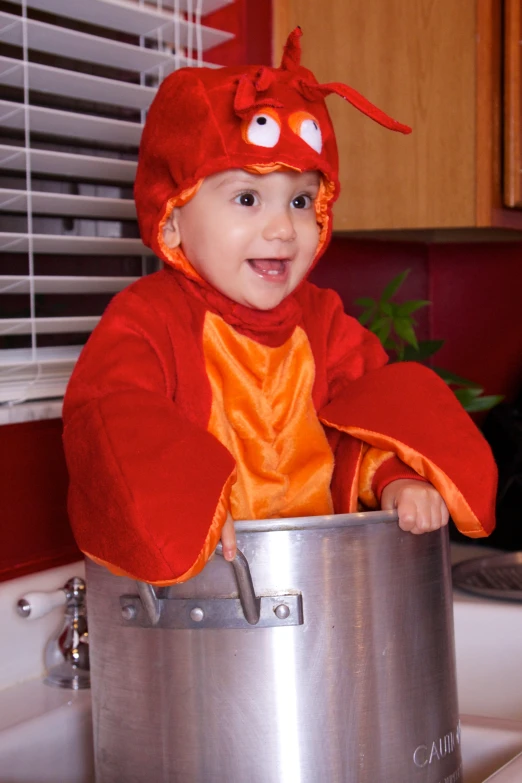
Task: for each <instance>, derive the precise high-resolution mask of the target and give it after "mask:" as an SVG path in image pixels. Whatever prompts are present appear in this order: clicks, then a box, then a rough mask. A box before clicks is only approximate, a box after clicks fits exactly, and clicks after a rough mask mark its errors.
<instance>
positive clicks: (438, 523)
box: [381, 479, 449, 534]
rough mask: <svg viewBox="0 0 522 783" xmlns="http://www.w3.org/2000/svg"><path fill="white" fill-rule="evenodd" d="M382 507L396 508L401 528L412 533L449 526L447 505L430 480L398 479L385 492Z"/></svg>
mask: <svg viewBox="0 0 522 783" xmlns="http://www.w3.org/2000/svg"><path fill="white" fill-rule="evenodd" d="M381 508H382V509H393V508H396V509H397V511H398V514H399V527H401V528H402V529H403V530H409V531H410V532H411V533H415V534H419V533H429V532H430V531H432V530H438V529H439V528H440V527H444V525H447V524H448V519H449V512H448V509H447V506H446V504H445V502H444V500H443V499H442V497H441V496H440V495H439V493H438V492H437V490H436V489H435V487H433V486H432V485H431V484H429V483H428V482H427V481H417V480H415V479H414V480H411V479H397V481H392V482H391V483H390V484H388V485H387V486H386V487H385V488H384V489H383V491H382V496H381Z"/></svg>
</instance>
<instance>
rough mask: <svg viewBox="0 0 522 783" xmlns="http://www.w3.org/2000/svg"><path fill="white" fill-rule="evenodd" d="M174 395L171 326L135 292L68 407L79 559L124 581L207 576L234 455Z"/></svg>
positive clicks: (111, 314) (108, 318) (123, 301)
mask: <svg viewBox="0 0 522 783" xmlns="http://www.w3.org/2000/svg"><path fill="white" fill-rule="evenodd" d="M175 388H176V367H175V357H174V356H173V350H172V344H171V341H170V339H169V336H168V334H167V329H166V327H165V326H164V325H163V324H162V323H161V320H160V319H159V318H158V317H157V315H156V313H155V312H154V310H153V309H152V307H150V306H149V305H148V304H147V302H145V300H143V299H141V297H139V296H137V295H135V294H133V293H132V291H125V292H123V294H120V295H119V296H118V297H116V298H115V299H114V300H113V302H112V303H111V305H110V306H109V308H108V310H107V312H106V314H105V315H104V317H103V318H102V320H101V322H100V324H99V325H98V327H97V328H96V329H95V331H94V333H93V334H92V336H91V337H90V339H89V341H88V343H87V345H86V347H85V349H84V351H83V352H82V355H81V356H80V359H79V361H78V363H77V366H76V368H75V371H74V373H73V375H72V378H71V381H70V384H69V387H68V389H67V393H66V397H65V401H64V425H65V427H64V447H65V455H66V460H67V465H68V469H69V475H70V491H69V513H70V520H71V525H72V528H73V531H74V534H75V536H76V539H77V541H78V545H79V547H80V549H82V551H84V552H85V553H86V554H87V555H89V556H90V557H92V558H93V559H95V560H97V561H98V562H101V563H103V564H104V565H106V566H107V567H108V568H110V569H111V570H112V571H113V572H115V573H125V574H127V575H130V576H132V577H133V578H136V579H141V580H144V581H149V582H154V583H157V584H168V583H172V582H174V581H182V580H184V579H187V578H189V577H190V576H192V575H194V574H195V573H197V571H199V570H200V569H201V568H202V567H203V566H204V564H205V562H206V559H207V558H208V557H209V555H210V554H211V553H212V551H213V549H214V548H215V545H216V543H217V541H218V540H219V536H220V530H221V527H222V525H223V523H224V520H225V517H226V511H227V500H228V495H229V491H230V486H231V483H232V481H233V476H234V461H233V459H232V457H231V455H230V454H229V452H228V451H227V450H226V449H225V448H224V446H222V445H221V444H220V443H219V442H218V441H217V439H216V438H214V437H213V436H212V435H211V434H210V433H208V432H207V431H206V430H204V429H203V428H200V427H198V426H196V425H195V424H193V423H192V422H190V421H188V420H187V419H186V418H184V417H183V416H182V415H180V413H179V411H178V409H177V407H176V405H175V403H174V402H173V396H174V394H175ZM203 487H204V491H202V488H203Z"/></svg>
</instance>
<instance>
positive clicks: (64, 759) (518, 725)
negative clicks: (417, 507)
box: [0, 549, 522, 783]
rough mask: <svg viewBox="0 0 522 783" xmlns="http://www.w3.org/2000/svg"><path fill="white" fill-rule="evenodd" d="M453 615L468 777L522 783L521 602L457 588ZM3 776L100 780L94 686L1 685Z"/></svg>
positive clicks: (74, 782)
mask: <svg viewBox="0 0 522 783" xmlns="http://www.w3.org/2000/svg"><path fill="white" fill-rule="evenodd" d="M479 554H480V555H481V556H483V554H484V549H480V551H479ZM453 555H455V557H454V559H461V557H460V553H458V552H457V550H453V551H452V556H453ZM465 556H468V557H469V550H466V555H465ZM22 592H23V591H22V590H20V591H19V592H18V595H20V594H21V593H22ZM9 600H10V601H12V596H11V597H10V598H9ZM454 617H455V647H456V661H457V682H458V695H459V707H460V712H461V726H462V735H461V737H462V757H463V768H464V777H463V780H464V783H485V782H486V780H487V781H488V783H489V781H491V783H521V782H522V666H521V664H520V662H521V661H522V603H515V602H512V603H510V602H504V601H503V602H499V601H493V600H488V599H484V598H478V597H474V596H471V595H467V594H465V593H462V592H460V591H455V593H454ZM19 622H22V623H23V621H19ZM37 622H40V621H37ZM35 627H36V623H35ZM7 638H10V637H9V635H8V636H7ZM39 645H40V646H39V648H38V649H43V645H44V641H43V640H41V642H39ZM34 648H35V645H34V643H33V644H32V645H31V649H34ZM9 660H10V661H16V651H15V650H13V651H11V653H10V655H9ZM33 676H34V677H36V674H35V675H33ZM517 754H519V755H517ZM0 781H1V783H94V762H93V738H92V726H91V694H90V691H69V690H62V689H60V688H52V687H49V686H47V685H44V684H43V682H42V678H41V676H39V677H38V678H37V679H30V680H28V681H25V682H21V683H20V684H16V685H14V684H13V685H12V686H10V687H7V688H5V689H4V690H0ZM405 783H408V782H405ZM459 783H460V782H459Z"/></svg>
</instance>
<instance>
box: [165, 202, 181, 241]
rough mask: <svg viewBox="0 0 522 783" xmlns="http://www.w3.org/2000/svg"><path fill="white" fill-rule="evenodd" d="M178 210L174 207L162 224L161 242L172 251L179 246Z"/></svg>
mask: <svg viewBox="0 0 522 783" xmlns="http://www.w3.org/2000/svg"><path fill="white" fill-rule="evenodd" d="M178 212H179V209H178V208H177V207H174V209H173V210H172V212H171V213H170V215H169V216H168V218H167V219H166V221H165V223H164V224H163V241H164V242H165V244H166V245H167V247H170V248H171V249H172V250H173V249H174V248H176V247H179V246H180V244H181V234H180V231H179V217H178Z"/></svg>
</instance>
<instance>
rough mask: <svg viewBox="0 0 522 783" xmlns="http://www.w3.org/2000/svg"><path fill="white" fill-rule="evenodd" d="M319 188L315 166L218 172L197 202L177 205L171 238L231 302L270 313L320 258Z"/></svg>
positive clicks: (168, 229) (172, 244) (167, 229)
mask: <svg viewBox="0 0 522 783" xmlns="http://www.w3.org/2000/svg"><path fill="white" fill-rule="evenodd" d="M319 185H320V175H319V173H318V172H316V171H310V172H305V173H299V172H288V171H274V172H272V173H271V174H250V173H248V172H246V171H243V170H242V169H229V170H227V171H224V172H222V173H219V174H213V175H212V176H210V177H207V178H206V179H205V180H204V181H203V183H202V185H201V187H200V188H199V190H198V192H197V193H196V195H195V196H194V197H193V198H192V199H191V201H189V202H188V203H187V204H185V205H184V206H183V207H179V208H176V209H174V210H173V213H172V215H171V217H170V219H169V220H168V221H167V224H166V226H165V228H164V239H165V242H166V244H167V245H168V246H169V247H176V246H177V245H178V244H181V247H182V249H183V252H184V253H185V256H186V257H187V259H188V260H189V261H190V263H191V264H192V266H193V267H194V269H195V270H196V271H197V272H199V274H200V275H201V276H202V277H204V278H205V280H207V282H209V283H210V284H211V285H213V286H214V288H217V289H218V291H221V293H223V294H225V295H226V296H228V297H229V298H230V299H233V300H234V301H236V302H238V303H239V304H242V305H246V306H247V307H252V308H256V309H258V310H271V309H272V308H273V307H276V306H277V305H278V304H279V303H280V302H281V301H282V300H283V299H284V298H285V297H286V296H288V294H290V293H291V292H292V291H293V290H294V289H295V288H296V287H297V286H298V285H299V283H300V282H301V280H302V279H303V277H305V275H306V273H307V272H308V270H309V269H310V266H311V265H312V262H313V260H314V257H315V254H316V250H317V246H318V241H319V227H318V225H317V221H316V214H315V208H314V201H315V199H316V198H317V194H318V191H319Z"/></svg>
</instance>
